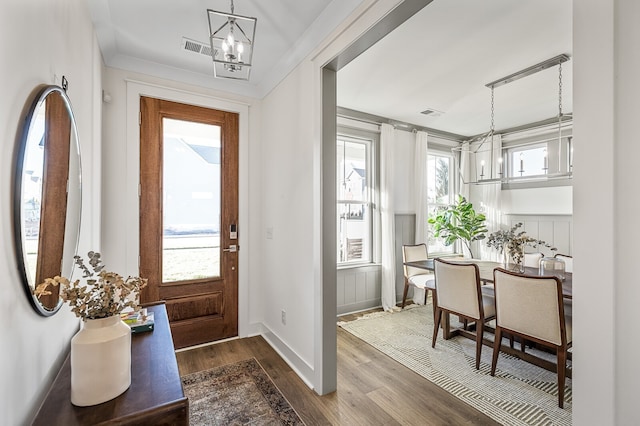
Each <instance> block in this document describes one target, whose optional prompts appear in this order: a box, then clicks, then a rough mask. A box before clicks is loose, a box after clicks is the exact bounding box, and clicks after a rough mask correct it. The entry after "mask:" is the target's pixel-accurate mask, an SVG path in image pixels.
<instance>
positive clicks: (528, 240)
mask: <svg viewBox="0 0 640 426" xmlns="http://www.w3.org/2000/svg"><path fill="white" fill-rule="evenodd" d="M522 226H523V224H522V222H518V223H516V224H515V225H513V226H512V227H511V228H509V229H507V230H504V229H501V230H498V231H495V232H492V233H491V234H489V237H487V242H486V244H487V247H492V248H494V249H496V250H497V251H498V253H500V254H502V255H503V258H504V260H503V263H504V265H505V267H506V266H507V264H508V263H509V260H511V261H512V263H514V264H515V265H521V264H522V261H523V258H524V249H525V247H532V248H541V247H547V248H549V250H551V251H556V250H557V248H555V247H552V246H551V245H550V244H547V243H546V242H545V241H543V240H539V239H537V238H533V237H530V236H529V235H527V233H526V232H525V231H520V230H519V229H520V228H521V227H522Z"/></svg>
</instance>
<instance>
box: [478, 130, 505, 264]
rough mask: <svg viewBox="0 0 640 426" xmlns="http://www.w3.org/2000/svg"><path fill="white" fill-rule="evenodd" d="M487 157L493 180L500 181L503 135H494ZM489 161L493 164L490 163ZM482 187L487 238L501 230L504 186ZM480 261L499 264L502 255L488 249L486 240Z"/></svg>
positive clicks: (480, 243) (486, 185)
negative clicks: (491, 261) (490, 261)
mask: <svg viewBox="0 0 640 426" xmlns="http://www.w3.org/2000/svg"><path fill="white" fill-rule="evenodd" d="M488 154H489V153H487V156H488V157H489V158H487V160H486V161H487V164H491V165H492V167H491V178H494V179H499V178H501V177H502V175H501V174H500V172H501V170H500V168H501V165H502V163H501V162H500V161H499V160H501V159H502V135H493V147H492V148H491V151H490V156H489V155H488ZM489 161H490V162H491V163H489ZM479 186H480V189H481V191H480V196H481V198H480V200H481V204H480V206H481V209H480V211H481V212H482V213H484V215H485V217H486V218H487V220H486V222H485V223H486V225H487V229H488V232H487V236H489V234H491V233H492V232H495V231H497V230H498V229H500V224H501V220H502V211H501V204H502V198H501V193H502V185H501V184H500V182H496V183H490V184H483V185H479ZM479 245H480V259H483V260H493V261H496V262H499V261H500V259H501V256H500V254H499V253H498V252H497V251H496V250H495V249H493V248H489V247H487V244H486V240H480V242H479Z"/></svg>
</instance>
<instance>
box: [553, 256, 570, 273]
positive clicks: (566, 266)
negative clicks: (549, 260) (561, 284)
mask: <svg viewBox="0 0 640 426" xmlns="http://www.w3.org/2000/svg"><path fill="white" fill-rule="evenodd" d="M554 257H555V258H556V259H560V260H562V261H563V262H564V270H565V272H569V273H573V256H569V255H567V254H560V253H558V254H556V255H555V256H554Z"/></svg>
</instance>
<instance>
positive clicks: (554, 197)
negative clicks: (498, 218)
mask: <svg viewBox="0 0 640 426" xmlns="http://www.w3.org/2000/svg"><path fill="white" fill-rule="evenodd" d="M501 197H502V209H501V210H502V213H503V214H527V215H534V214H555V215H561V214H572V213H573V187H571V186H552V187H548V188H525V189H507V190H503V191H502V194H501Z"/></svg>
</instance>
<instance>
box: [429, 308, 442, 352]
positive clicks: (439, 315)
mask: <svg viewBox="0 0 640 426" xmlns="http://www.w3.org/2000/svg"><path fill="white" fill-rule="evenodd" d="M435 310H436V313H435V315H436V318H435V321H434V324H433V340H432V341H431V347H432V348H435V347H436V339H437V337H438V328H440V319H441V318H442V309H440V308H439V307H437V306H436V308H435Z"/></svg>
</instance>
